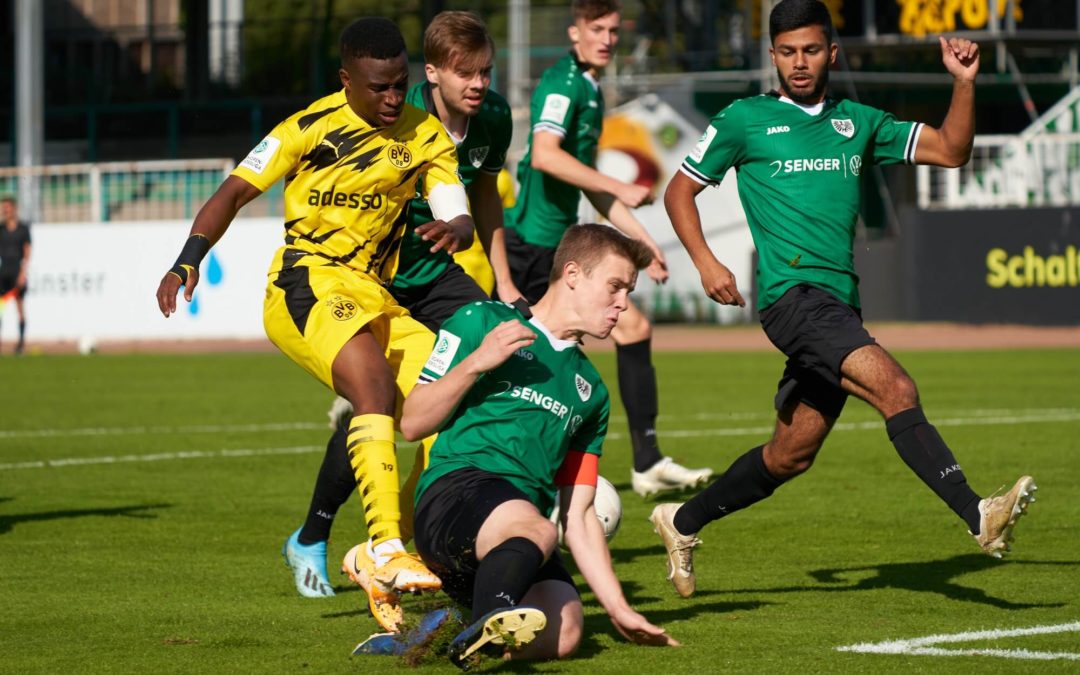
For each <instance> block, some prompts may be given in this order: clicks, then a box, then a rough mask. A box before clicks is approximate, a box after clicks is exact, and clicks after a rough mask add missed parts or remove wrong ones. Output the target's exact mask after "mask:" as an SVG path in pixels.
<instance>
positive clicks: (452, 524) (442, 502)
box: [413, 469, 577, 608]
mask: <svg viewBox="0 0 1080 675" xmlns="http://www.w3.org/2000/svg"><path fill="white" fill-rule="evenodd" d="M514 499H524V500H525V501H528V499H527V498H526V497H525V494H524V493H523V492H521V490H518V489H517V488H516V487H514V486H513V485H511V484H510V483H509V482H507V481H506V480H505V479H503V478H501V477H499V476H497V475H495V474H493V473H488V472H487V471H482V470H480V469H458V470H457V471H453V472H451V473H448V474H446V475H445V476H443V477H442V478H440V479H438V480H437V481H435V482H434V483H432V484H431V485H430V486H428V489H427V490H425V491H424V494H423V495H422V496H421V497H420V503H419V504H417V506H416V514H415V516H414V517H413V532H414V534H413V537H414V538H415V541H416V552H417V553H419V554H420V557H421V559H423V561H424V564H426V565H427V566H428V568H429V569H430V570H431V571H432V572H434V573H435V574H437V575H439V578H440V579H441V580H442V582H443V586H442V589H443V591H445V592H446V594H447V595H449V596H450V597H451V598H453V599H454V600H455V601H457V602H459V603H461V604H462V605H464V606H466V607H470V608H471V607H472V599H473V585H474V584H475V582H476V572H477V570H478V569H479V567H480V562H479V561H478V560H477V559H476V537H477V535H478V534H480V526H481V525H483V524H484V521H485V520H487V518H488V516H490V515H491V512H492V511H494V510H495V509H496V507H498V506H499V505H500V504H503V503H505V502H508V501H511V500H514ZM549 579H554V580H557V581H562V582H564V583H567V584H570V586H571V587H572V588H574V590H575V591H576V590H577V586H575V585H574V578H573V577H571V576H570V573H569V572H567V571H566V567H565V566H563V563H562V559H561V558H560V557H559V551H558V550H556V551H555V552H554V553H552V554H551V557H550V558H548V561H547V562H546V563H544V566H543V567H541V568H540V571H539V572H537V574H536V578H535V579H534V580H533V583H534V584H535V583H539V582H541V581H547V580H549Z"/></svg>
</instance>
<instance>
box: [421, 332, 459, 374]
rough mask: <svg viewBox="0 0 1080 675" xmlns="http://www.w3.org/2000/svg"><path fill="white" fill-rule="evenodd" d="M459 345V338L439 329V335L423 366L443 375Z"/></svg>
mask: <svg viewBox="0 0 1080 675" xmlns="http://www.w3.org/2000/svg"><path fill="white" fill-rule="evenodd" d="M459 346H461V338H459V337H458V336H456V335H454V334H453V333H448V332H447V331H445V330H440V331H439V337H438V338H436V339H435V348H434V349H432V350H431V356H429V357H428V360H427V363H425V364H424V368H425V369H426V370H430V371H431V372H433V373H437V374H439V375H445V374H446V371H447V370H449V369H450V363H451V362H452V361H453V360H454V354H457V350H458V347H459Z"/></svg>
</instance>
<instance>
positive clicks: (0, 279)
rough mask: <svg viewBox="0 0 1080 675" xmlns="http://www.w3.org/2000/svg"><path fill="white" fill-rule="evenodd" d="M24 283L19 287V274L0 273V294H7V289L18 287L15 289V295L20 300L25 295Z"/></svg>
mask: <svg viewBox="0 0 1080 675" xmlns="http://www.w3.org/2000/svg"><path fill="white" fill-rule="evenodd" d="M27 285H28V284H24V285H23V286H22V287H21V288H19V275H18V273H16V274H10V275H9V274H0V296H4V295H7V294H8V291H10V290H12V289H18V290H16V291H15V297H16V298H18V299H20V300H22V299H23V298H25V297H26V286H27Z"/></svg>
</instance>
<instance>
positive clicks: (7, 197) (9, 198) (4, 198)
mask: <svg viewBox="0 0 1080 675" xmlns="http://www.w3.org/2000/svg"><path fill="white" fill-rule="evenodd" d="M2 202H11V203H12V204H14V203H15V197H13V196H11V195H4V196H2V197H0V203H2Z"/></svg>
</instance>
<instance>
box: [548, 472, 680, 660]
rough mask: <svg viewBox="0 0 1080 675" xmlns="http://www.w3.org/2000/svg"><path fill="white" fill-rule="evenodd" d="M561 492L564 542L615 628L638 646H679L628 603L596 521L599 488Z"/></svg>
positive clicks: (580, 487) (582, 487)
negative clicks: (597, 491) (596, 502)
mask: <svg viewBox="0 0 1080 675" xmlns="http://www.w3.org/2000/svg"><path fill="white" fill-rule="evenodd" d="M560 492H561V494H560V499H561V500H562V505H563V506H565V508H564V509H563V510H562V513H564V514H565V516H563V518H564V520H563V531H564V532H565V534H564V535H563V540H564V541H565V542H566V547H567V548H568V549H570V554H571V555H572V556H573V557H574V562H575V563H576V564H577V566H578V570H579V571H580V572H581V576H582V577H584V579H585V583H587V584H589V588H591V589H592V592H593V594H594V595H596V599H597V601H598V602H599V603H600V605H601V606H602V607H603V608H604V610H605V611H607V613H608V616H609V617H610V618H611V623H612V624H613V625H614V626H615V629H616V630H618V631H619V633H620V634H621V635H622V636H623V637H625V638H626V639H627V640H630V641H631V642H636V643H638V644H647V645H658V646H665V645H666V646H672V647H677V646H679V642H678V641H677V640H675V638H673V637H671V636H670V635H668V634H667V633H666V632H665V631H664V629H663V628H660V627H659V626H654V625H653V624H651V623H650V622H649V621H648V620H647V619H646V618H645V617H643V616H642V615H640V614H638V613H637V612H636V611H634V609H633V608H632V607H630V604H629V603H628V602H627V601H626V596H624V595H623V592H622V586H621V585H620V584H619V579H618V578H617V577H616V576H615V570H614V568H613V567H612V564H611V552H610V551H609V550H608V546H607V539H606V538H605V537H604V530H603V528H602V527H601V525H600V521H599V520H598V519H597V518H596V511H595V508H594V506H593V498H594V496H595V495H596V487H595V486H592V485H568V486H565V487H563V488H562V489H561V491H560ZM567 502H569V503H567Z"/></svg>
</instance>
